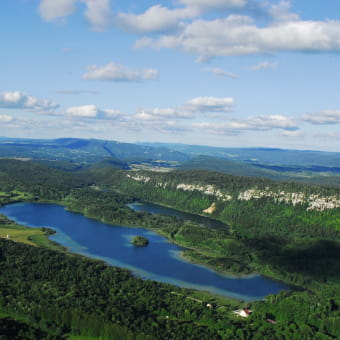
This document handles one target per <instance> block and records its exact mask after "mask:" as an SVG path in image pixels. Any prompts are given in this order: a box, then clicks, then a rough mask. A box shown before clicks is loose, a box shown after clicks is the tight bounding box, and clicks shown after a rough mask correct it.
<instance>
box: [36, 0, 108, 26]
mask: <svg viewBox="0 0 340 340" xmlns="http://www.w3.org/2000/svg"><path fill="white" fill-rule="evenodd" d="M77 4H84V5H85V6H86V10H85V17H86V18H87V20H88V21H89V23H90V24H91V26H92V28H93V29H94V30H98V31H100V30H103V29H105V28H106V27H107V26H108V25H109V24H110V22H111V16H112V14H111V11H110V1H109V0H42V1H41V2H40V5H39V9H38V10H39V13H40V15H41V16H42V17H43V18H44V19H45V20H46V21H55V20H57V19H60V18H64V17H67V16H69V15H71V14H72V13H73V12H74V11H75V10H76V5H77Z"/></svg>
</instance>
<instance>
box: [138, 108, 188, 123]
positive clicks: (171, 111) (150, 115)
mask: <svg viewBox="0 0 340 340" xmlns="http://www.w3.org/2000/svg"><path fill="white" fill-rule="evenodd" d="M134 118H135V119H137V120H142V121H159V120H164V119H189V118H194V113H193V112H190V111H186V110H183V109H181V108H165V109H160V108H154V109H151V110H144V109H140V110H138V111H137V113H136V114H135V115H134Z"/></svg>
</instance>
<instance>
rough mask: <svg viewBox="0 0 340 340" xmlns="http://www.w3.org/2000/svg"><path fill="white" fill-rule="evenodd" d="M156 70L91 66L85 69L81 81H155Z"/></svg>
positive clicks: (114, 65)
mask: <svg viewBox="0 0 340 340" xmlns="http://www.w3.org/2000/svg"><path fill="white" fill-rule="evenodd" d="M157 77H158V70H156V69H152V68H149V69H143V70H137V71H136V70H131V69H129V68H127V67H126V66H124V65H120V64H116V63H112V62H111V63H109V64H107V65H104V66H97V65H92V66H89V67H88V68H87V72H86V73H85V74H84V75H83V79H87V80H104V81H122V82H124V81H126V82H130V81H132V82H133V81H142V80H152V79H157Z"/></svg>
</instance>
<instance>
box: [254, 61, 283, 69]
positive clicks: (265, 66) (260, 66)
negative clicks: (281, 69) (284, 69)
mask: <svg viewBox="0 0 340 340" xmlns="http://www.w3.org/2000/svg"><path fill="white" fill-rule="evenodd" d="M276 67H277V64H276V63H270V62H268V61H262V62H261V63H258V64H256V65H253V66H251V67H250V70H252V71H259V70H273V69H274V68H276Z"/></svg>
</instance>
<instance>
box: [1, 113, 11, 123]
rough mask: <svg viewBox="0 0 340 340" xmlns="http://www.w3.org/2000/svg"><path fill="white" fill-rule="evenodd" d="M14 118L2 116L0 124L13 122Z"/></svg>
mask: <svg viewBox="0 0 340 340" xmlns="http://www.w3.org/2000/svg"><path fill="white" fill-rule="evenodd" d="M13 120H14V118H13V117H12V116H10V115H1V114H0V124H8V123H11V122H13Z"/></svg>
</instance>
